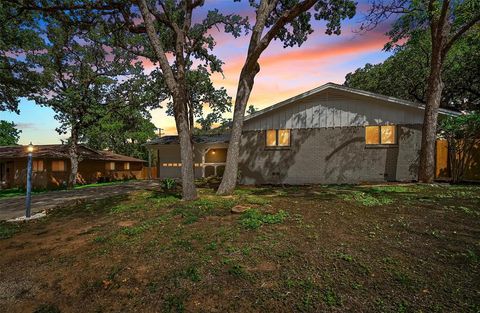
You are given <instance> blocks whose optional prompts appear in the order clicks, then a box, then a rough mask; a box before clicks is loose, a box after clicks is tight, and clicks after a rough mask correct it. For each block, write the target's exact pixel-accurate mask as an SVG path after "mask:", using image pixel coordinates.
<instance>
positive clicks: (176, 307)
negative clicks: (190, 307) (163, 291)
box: [163, 295, 186, 313]
mask: <svg viewBox="0 0 480 313" xmlns="http://www.w3.org/2000/svg"><path fill="white" fill-rule="evenodd" d="M185 299H186V295H167V296H166V297H165V300H164V303H163V309H164V310H163V312H178V313H180V312H185Z"/></svg>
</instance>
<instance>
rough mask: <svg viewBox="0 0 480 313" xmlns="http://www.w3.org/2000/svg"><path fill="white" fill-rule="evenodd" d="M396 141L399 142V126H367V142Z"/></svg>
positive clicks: (384, 142) (388, 143) (375, 143)
mask: <svg viewBox="0 0 480 313" xmlns="http://www.w3.org/2000/svg"><path fill="white" fill-rule="evenodd" d="M396 143H397V127H396V126H395V125H382V126H366V127H365V144H367V145H394V144H396Z"/></svg>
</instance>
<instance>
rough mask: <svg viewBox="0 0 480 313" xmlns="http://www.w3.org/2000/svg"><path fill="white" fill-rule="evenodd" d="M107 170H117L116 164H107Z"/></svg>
mask: <svg viewBox="0 0 480 313" xmlns="http://www.w3.org/2000/svg"><path fill="white" fill-rule="evenodd" d="M105 169H106V170H107V171H114V170H115V162H107V163H105Z"/></svg>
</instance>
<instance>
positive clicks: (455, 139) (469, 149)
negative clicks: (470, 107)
mask: <svg viewBox="0 0 480 313" xmlns="http://www.w3.org/2000/svg"><path fill="white" fill-rule="evenodd" d="M439 134H440V136H441V137H443V138H445V139H446V140H447V142H448V160H449V163H450V171H451V174H452V182H454V183H458V182H461V181H462V180H463V178H464V175H465V170H466V169H467V167H468V166H469V165H471V163H472V159H473V156H474V153H473V150H474V149H475V148H478V147H480V114H479V113H477V112H472V113H470V114H464V115H460V116H458V117H451V116H450V117H447V118H445V119H443V120H441V121H440V124H439Z"/></svg>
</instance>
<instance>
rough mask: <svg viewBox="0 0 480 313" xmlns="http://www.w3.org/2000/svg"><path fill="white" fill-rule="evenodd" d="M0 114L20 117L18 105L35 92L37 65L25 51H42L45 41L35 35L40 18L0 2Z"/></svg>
mask: <svg viewBox="0 0 480 313" xmlns="http://www.w3.org/2000/svg"><path fill="white" fill-rule="evenodd" d="M0 20H1V21H2V25H1V27H0V38H1V40H0V111H6V110H9V111H14V112H16V113H19V110H18V101H19V98H20V97H26V96H27V95H28V94H29V93H30V92H32V91H34V90H35V86H36V84H37V83H38V81H37V73H36V72H35V71H32V69H33V68H34V65H33V64H32V63H31V62H29V60H28V59H26V58H25V51H26V50H37V51H38V50H41V49H42V48H43V41H42V40H41V38H40V36H39V34H38V33H37V32H36V31H35V27H36V24H37V23H38V16H36V15H35V14H23V13H22V14H21V13H20V12H19V10H18V8H17V7H14V6H9V5H7V4H6V3H4V2H0Z"/></svg>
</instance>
